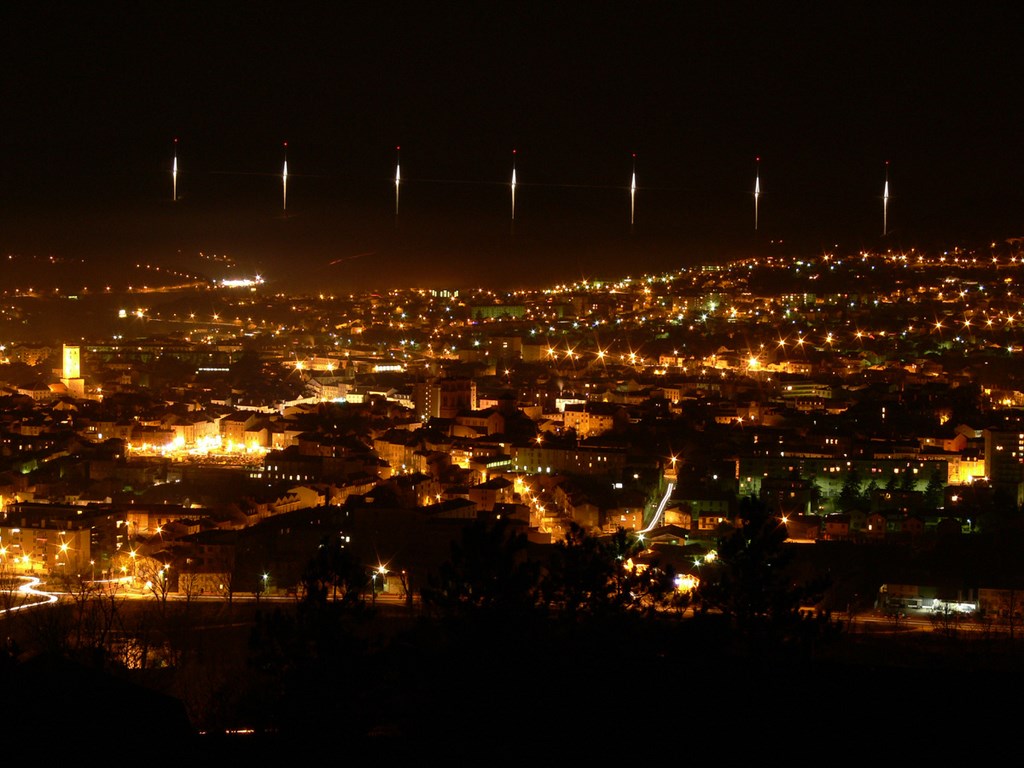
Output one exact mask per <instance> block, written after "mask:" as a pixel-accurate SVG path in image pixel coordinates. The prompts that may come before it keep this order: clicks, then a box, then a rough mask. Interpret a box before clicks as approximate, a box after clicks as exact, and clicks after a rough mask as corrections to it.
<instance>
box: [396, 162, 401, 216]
mask: <svg viewBox="0 0 1024 768" xmlns="http://www.w3.org/2000/svg"><path fill="white" fill-rule="evenodd" d="M401 152H402V148H401V147H395V218H396V219H397V218H398V187H399V186H400V185H401V183H402V155H401Z"/></svg>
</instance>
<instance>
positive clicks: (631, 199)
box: [629, 152, 636, 232]
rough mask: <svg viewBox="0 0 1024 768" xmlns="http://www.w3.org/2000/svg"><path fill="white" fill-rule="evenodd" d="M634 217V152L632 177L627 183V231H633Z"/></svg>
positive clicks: (634, 155)
mask: <svg viewBox="0 0 1024 768" xmlns="http://www.w3.org/2000/svg"><path fill="white" fill-rule="evenodd" d="M635 217H636V152H634V153H633V176H632V178H631V179H630V181H629V231H630V232H632V231H633V222H634V220H635Z"/></svg>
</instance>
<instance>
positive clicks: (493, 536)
mask: <svg viewBox="0 0 1024 768" xmlns="http://www.w3.org/2000/svg"><path fill="white" fill-rule="evenodd" d="M539 573H540V569H539V566H538V564H537V563H536V562H534V561H530V560H528V559H527V558H526V536H525V534H523V533H519V532H513V531H512V530H511V527H510V525H509V523H508V521H507V520H505V519H501V520H498V521H496V522H493V523H492V522H489V521H486V520H478V521H476V522H473V523H471V524H470V525H468V526H466V527H465V528H464V529H463V533H462V540H461V542H453V544H452V557H451V559H450V560H449V561H448V562H446V563H444V564H443V565H442V566H441V568H440V570H439V573H438V575H437V576H436V577H434V578H432V579H431V580H430V581H431V583H430V584H429V586H427V587H425V588H424V590H423V600H424V603H425V604H426V605H427V606H428V607H430V608H432V609H435V610H437V611H439V612H440V613H441V614H443V615H465V614H467V613H475V614H492V615H499V614H500V615H503V616H505V617H506V618H512V617H515V616H517V615H523V614H528V613H532V612H534V611H536V610H537V608H538V606H539V599H538V598H539Z"/></svg>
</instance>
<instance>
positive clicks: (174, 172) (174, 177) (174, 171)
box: [171, 139, 178, 202]
mask: <svg viewBox="0 0 1024 768" xmlns="http://www.w3.org/2000/svg"><path fill="white" fill-rule="evenodd" d="M171 200H172V201H173V202H178V140H177V139H175V140H174V164H173V165H172V166H171Z"/></svg>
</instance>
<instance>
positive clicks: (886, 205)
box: [882, 160, 889, 237]
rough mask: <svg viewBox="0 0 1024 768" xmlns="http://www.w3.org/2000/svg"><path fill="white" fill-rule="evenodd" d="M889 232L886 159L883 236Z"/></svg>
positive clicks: (887, 163)
mask: <svg viewBox="0 0 1024 768" xmlns="http://www.w3.org/2000/svg"><path fill="white" fill-rule="evenodd" d="M887 234H889V161H888V160H886V161H885V187H883V189H882V237H885V236H886V235H887Z"/></svg>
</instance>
